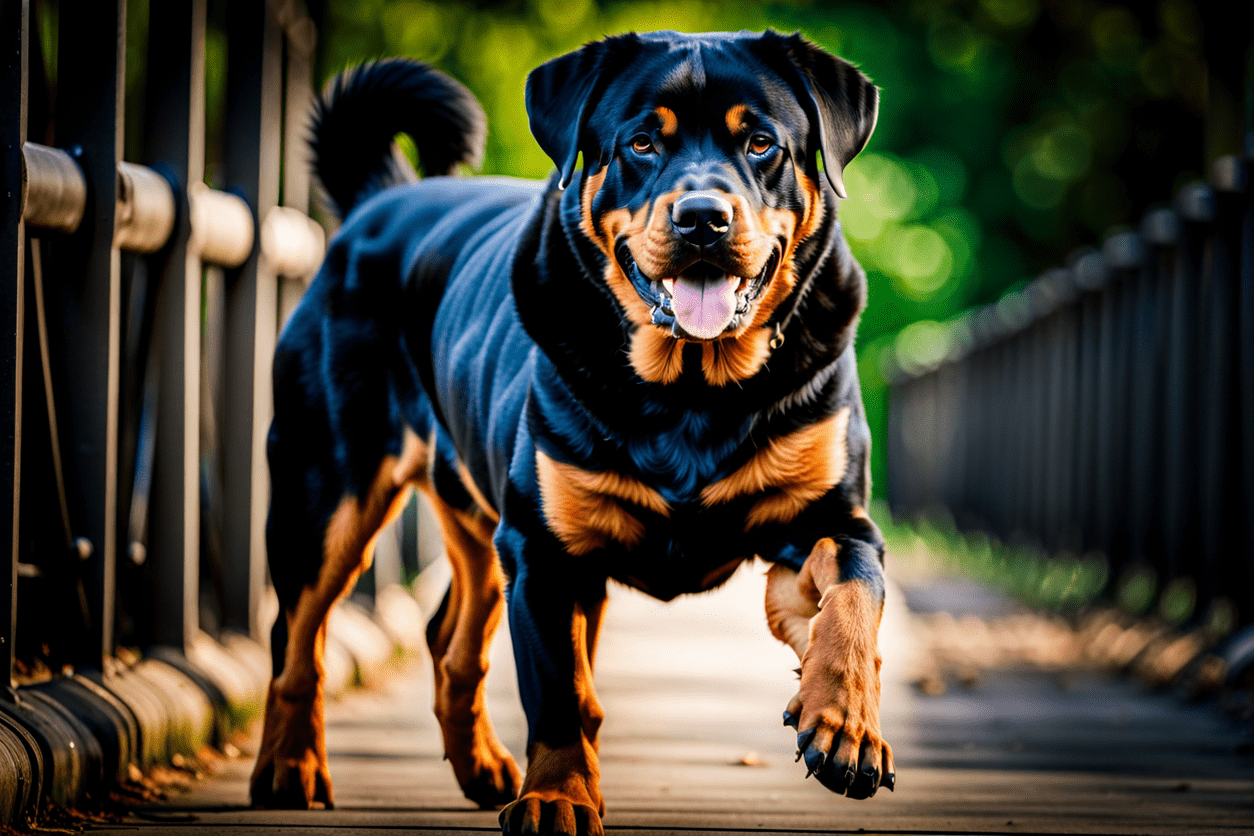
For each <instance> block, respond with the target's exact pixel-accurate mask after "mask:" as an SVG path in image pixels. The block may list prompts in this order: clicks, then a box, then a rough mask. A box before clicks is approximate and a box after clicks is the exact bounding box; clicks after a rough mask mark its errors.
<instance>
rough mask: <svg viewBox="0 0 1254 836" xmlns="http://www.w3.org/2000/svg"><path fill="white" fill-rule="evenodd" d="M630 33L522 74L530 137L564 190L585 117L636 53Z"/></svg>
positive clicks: (635, 39)
mask: <svg viewBox="0 0 1254 836" xmlns="http://www.w3.org/2000/svg"><path fill="white" fill-rule="evenodd" d="M639 44H640V39H639V37H638V36H637V35H636V34H634V33H629V34H627V35H619V36H616V37H613V38H606V39H605V40H601V41H593V42H592V43H589V44H585V45H584V46H583V47H582V48H580V49H577V50H575V51H574V52H568V53H566V54H565V55H559V56H558V57H556V58H554V59H552V60H549V61H546V62H544V63H543V64H541V65H540V66H539V67H536V68H535V69H534V70H532V71H531V74H530V75H528V76H527V118H528V119H529V120H530V122H531V135H532V136H534V137H535V138H536V142H538V143H540V147H541V148H543V149H544V153H546V154H548V155H549V157H550V158H551V159H552V160H553V162H554V163H555V164H556V165H557V169H558V171H559V172H560V179H559V180H558V186H559V187H560V188H563V189H564V188H566V186H567V185H568V184H569V183H570V179H571V177H573V176H574V173H575V162H576V160H578V158H579V151H580V149H581V140H582V139H583V134H584V130H585V129H586V128H587V125H588V117H589V116H590V115H591V114H592V112H593V110H595V108H596V105H597V100H598V99H599V98H600V96H601V92H602V91H603V90H604V89H605V85H606V84H607V83H608V82H609V79H610V78H612V73H613V71H614V70H616V69H618V68H620V67H622V66H623V65H625V64H626V63H627V61H629V60H630V58H631V57H632V56H633V55H635V54H636V52H637V51H638V49H639Z"/></svg>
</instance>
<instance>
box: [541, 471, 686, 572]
mask: <svg viewBox="0 0 1254 836" xmlns="http://www.w3.org/2000/svg"><path fill="white" fill-rule="evenodd" d="M536 476H537V478H538V480H539V484H540V502H541V507H542V509H543V512H544V519H545V523H546V524H547V525H548V527H549V530H551V531H552V532H553V533H554V534H556V535H557V536H558V539H560V540H561V541H562V543H563V545H565V546H566V550H567V551H568V552H570V553H571V554H573V555H581V554H587V553H588V552H590V551H593V550H594V549H598V548H602V547H604V546H605V544H606V542H607V541H609V540H616V541H618V542H620V543H623V544H624V545H626V546H628V547H631V546H634V545H636V544H637V543H639V542H640V540H641V538H642V537H644V524H643V523H641V522H640V520H638V519H636V517H635V516H633V515H632V514H631V513H629V512H628V511H627V509H625V508H624V507H623V506H622V504H621V503H620V501H619V500H624V501H626V502H629V503H631V504H633V505H638V506H640V507H642V508H647V509H648V510H650V511H653V512H654V513H657V514H661V515H662V516H664V517H666V516H669V515H670V506H669V505H668V504H667V503H666V500H665V499H663V498H662V496H661V494H659V493H658V492H657V491H655V490H653V489H652V488H650V487H648V486H647V485H645V484H644V483H643V482H640V481H639V480H637V479H633V478H631V477H630V476H623V475H621V474H618V473H610V472H604V473H590V472H588V471H586V470H583V469H581V468H579V467H576V466H575V465H573V464H568V463H566V462H559V461H555V460H553V459H551V458H549V457H548V456H547V455H545V454H544V453H542V452H540V451H537V452H536Z"/></svg>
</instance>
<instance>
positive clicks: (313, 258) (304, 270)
mask: <svg viewBox="0 0 1254 836" xmlns="http://www.w3.org/2000/svg"><path fill="white" fill-rule="evenodd" d="M325 251H326V233H325V232H323V230H322V227H321V226H319V225H318V224H317V222H316V221H314V220H313V219H312V218H310V217H309V216H308V215H306V214H305V213H304V212H301V211H299V210H297V209H289V208H288V207H286V206H276V207H274V208H273V209H271V210H270V211H269V212H267V213H266V218H265V220H264V221H263V222H262V224H261V252H262V254H264V255H265V257H266V261H267V263H268V264H269V265H270V268H271V269H272V270H273V271H274V272H275V273H277V274H279V275H280V276H288V277H289V278H293V279H303V280H306V281H308V280H309V279H310V278H312V277H313V275H314V273H316V272H318V266H319V265H320V264H322V255H323V253H324V252H325Z"/></svg>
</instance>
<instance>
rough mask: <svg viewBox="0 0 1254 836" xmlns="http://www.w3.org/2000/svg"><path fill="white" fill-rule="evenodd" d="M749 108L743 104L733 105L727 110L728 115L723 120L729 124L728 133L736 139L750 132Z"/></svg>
mask: <svg viewBox="0 0 1254 836" xmlns="http://www.w3.org/2000/svg"><path fill="white" fill-rule="evenodd" d="M748 113H749V108H747V107H745V106H744V105H742V104H738V105H732V106H731V107H729V108H727V113H726V115H724V117H723V120H724V121H725V122H726V123H727V131H728V133H730V134H731V135H732V136H734V137H739V136H741V135H743V134H746V133H748V132H749V122H748V120H747V119H746V116H748Z"/></svg>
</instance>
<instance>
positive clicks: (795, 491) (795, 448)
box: [701, 406, 850, 530]
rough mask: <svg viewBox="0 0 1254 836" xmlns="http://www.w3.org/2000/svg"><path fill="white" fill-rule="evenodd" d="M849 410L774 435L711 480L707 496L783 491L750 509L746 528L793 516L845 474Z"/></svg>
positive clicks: (707, 499) (725, 498)
mask: <svg viewBox="0 0 1254 836" xmlns="http://www.w3.org/2000/svg"><path fill="white" fill-rule="evenodd" d="M849 414H850V413H849V407H847V406H846V407H844V408H842V409H841V410H840V411H839V412H837V413H836V414H835V415H833V416H831V417H830V418H827V419H826V420H823V421H820V422H819V423H817V424H811V425H810V426H808V427H804V428H802V429H799V430H796V431H794V432H791V433H789V434H788V435H783V436H778V437H776V438H773V439H771V441H770V442H769V443H768V444H767V445H766V446H765V447H763V448H762V449H760V450H759V451H758V452H757V453H755V454H754V456H753V458H751V459H749V461H747V462H745V463H744V464H743V465H741V466H740V467H739V468H737V469H736V470H735V471H734V472H733V473H732V474H731V475H730V476H727V477H725V478H723V479H720V480H719V481H717V482H715V483H714V484H712V485H709V486H707V487H706V488H705V490H703V491H702V492H701V501H702V502H704V503H705V504H706V505H707V506H710V505H719V504H722V503H725V502H731V501H732V500H733V499H736V498H737V497H740V496H751V495H753V494H760V493H763V492H765V491H777V492H778V493H772V494H770V495H768V496H766V497H763V498H762V499H760V500H758V502H757V503H756V504H755V505H754V506H753V508H751V509H750V511H749V515H748V517H747V519H746V522H745V529H746V530H748V529H750V528H753V527H754V526H758V525H763V524H765V523H769V522H791V521H792V520H793V519H795V518H796V516H797V514H799V513H801V511H802V510H804V509H805V508H806V506H808V505H809V504H810V503H811V502H813V501H814V500H816V499H818V498H819V497H821V496H823V495H824V494H825V493H827V492H828V491H829V490H831V489H832V488H834V487H835V486H836V485H838V484H840V481H841V479H843V478H844V475H845V469H846V467H847V466H848V464H849V447H848V444H847V439H846V434H847V431H848V429H849Z"/></svg>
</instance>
